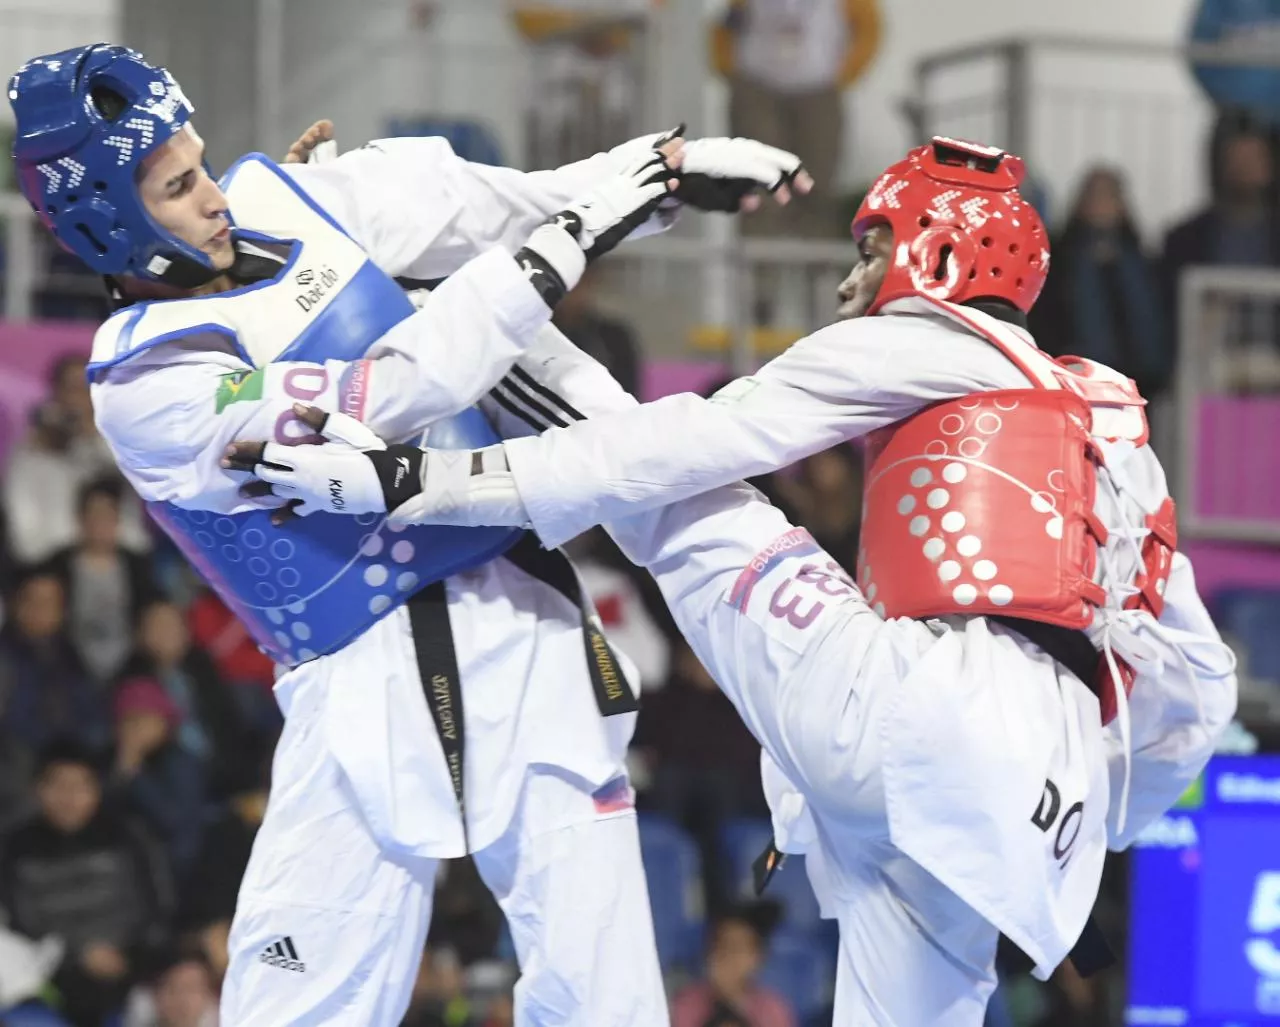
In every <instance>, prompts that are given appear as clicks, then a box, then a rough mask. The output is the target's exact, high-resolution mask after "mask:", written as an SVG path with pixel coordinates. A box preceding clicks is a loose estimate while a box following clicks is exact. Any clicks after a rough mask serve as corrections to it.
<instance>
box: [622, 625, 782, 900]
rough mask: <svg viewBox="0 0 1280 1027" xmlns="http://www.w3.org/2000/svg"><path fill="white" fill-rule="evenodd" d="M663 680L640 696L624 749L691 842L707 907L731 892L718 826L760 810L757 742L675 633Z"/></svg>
mask: <svg viewBox="0 0 1280 1027" xmlns="http://www.w3.org/2000/svg"><path fill="white" fill-rule="evenodd" d="M674 645H675V648H674V650H673V656H672V661H671V680H670V681H669V682H668V683H667V685H666V687H665V688H663V689H661V690H659V691H658V692H655V693H654V694H653V695H651V696H647V697H646V698H645V701H644V703H642V704H641V706H640V716H639V719H638V720H637V721H636V733H635V738H634V740H633V741H632V752H633V754H634V756H635V757H636V758H637V759H638V760H640V761H641V762H642V763H643V765H644V768H645V770H646V771H647V775H648V778H649V780H650V782H651V784H650V788H649V792H648V794H647V795H645V796H643V799H644V801H645V805H646V806H647V807H649V808H651V809H655V810H658V811H660V812H663V813H665V814H667V815H668V816H670V817H672V818H673V819H674V820H677V821H679V822H680V823H681V824H682V825H683V826H684V827H685V828H686V829H687V830H688V831H689V833H690V834H691V835H693V837H694V840H695V841H696V842H697V843H698V848H699V851H700V853H701V857H702V876H703V883H704V885H705V887H706V890H707V907H708V908H709V909H713V910H715V909H720V908H722V907H723V906H724V905H725V904H726V903H727V902H728V901H729V900H730V898H731V896H730V891H731V887H732V882H730V881H728V880H726V879H725V869H724V867H723V866H722V863H723V861H722V859H721V854H720V832H721V828H722V826H723V825H724V823H725V821H727V820H728V819H730V818H732V817H739V816H752V815H767V808H766V806H765V803H764V794H763V791H762V789H761V785H760V744H759V743H758V742H757V741H756V740H755V739H754V738H752V737H751V733H750V732H749V731H748V730H747V729H746V726H745V725H744V724H743V723H742V719H741V718H740V717H739V716H738V711H737V710H736V709H734V707H733V703H731V702H730V701H729V699H728V698H727V697H726V696H725V694H724V693H723V692H721V691H720V689H719V688H717V687H716V683H715V681H714V680H712V678H711V675H710V674H708V673H707V670H706V668H705V667H703V665H702V663H701V662H700V661H699V660H698V657H697V656H695V655H694V653H693V650H692V649H690V648H689V645H688V643H687V642H685V641H684V639H683V638H678V639H677V640H676V641H675V643H674Z"/></svg>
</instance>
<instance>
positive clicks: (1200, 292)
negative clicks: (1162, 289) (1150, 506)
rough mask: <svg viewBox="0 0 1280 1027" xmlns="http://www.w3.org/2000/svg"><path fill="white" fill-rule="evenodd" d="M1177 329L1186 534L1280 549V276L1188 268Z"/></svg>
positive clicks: (1178, 444)
mask: <svg viewBox="0 0 1280 1027" xmlns="http://www.w3.org/2000/svg"><path fill="white" fill-rule="evenodd" d="M1178 325H1179V337H1180V339H1181V347H1180V354H1179V365H1178V371H1177V392H1176V403H1175V410H1176V417H1175V424H1174V429H1175V431H1176V438H1174V439H1172V440H1170V442H1171V444H1172V451H1173V452H1175V453H1177V456H1178V459H1177V463H1176V470H1177V485H1178V489H1177V491H1178V503H1179V507H1178V518H1179V523H1180V525H1181V528H1182V530H1183V531H1185V532H1186V533H1187V534H1188V535H1191V536H1195V537H1198V538H1208V539H1220V540H1224V541H1238V542H1264V543H1269V544H1276V543H1280V447H1277V445H1276V442H1275V440H1276V439H1277V438H1280V271H1274V270H1267V269H1255V268H1234V267H1199V268H1192V269H1190V270H1188V271H1187V272H1185V273H1184V275H1183V277H1182V282H1181V289H1180V292H1179V311H1178Z"/></svg>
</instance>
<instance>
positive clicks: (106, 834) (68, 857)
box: [0, 740, 171, 1027]
mask: <svg viewBox="0 0 1280 1027" xmlns="http://www.w3.org/2000/svg"><path fill="white" fill-rule="evenodd" d="M37 774H38V776H37V783H36V798H37V802H38V805H39V810H38V812H37V813H36V814H34V815H33V816H32V817H31V818H30V819H29V820H27V821H25V822H23V823H21V824H19V825H18V826H16V827H15V828H14V829H13V830H12V831H11V832H9V833H8V834H7V835H6V836H5V838H4V839H3V848H2V850H0V908H3V909H4V910H5V912H6V913H7V914H8V918H9V926H10V927H11V928H12V929H13V930H15V931H18V932H20V933H21V934H24V935H26V936H27V937H29V938H43V937H46V936H48V935H55V936H57V937H59V938H61V939H62V940H63V941H64V942H65V943H66V947H67V949H66V955H65V956H64V958H63V961H62V965H61V966H60V967H59V968H58V970H57V972H56V973H55V975H54V978H53V983H54V986H55V987H56V988H57V989H58V992H59V993H60V996H61V1000H62V1007H63V1010H64V1011H65V1013H66V1015H67V1018H68V1019H69V1020H71V1021H72V1023H73V1024H75V1027H99V1025H100V1024H102V1022H103V1021H104V1019H105V1018H106V1017H107V1016H108V1015H110V1014H111V1013H112V1012H114V1011H115V1010H117V1009H118V1008H119V1007H120V1004H121V1002H122V1000H123V999H124V996H125V994H126V993H127V991H128V988H129V985H130V983H131V981H132V978H133V975H134V972H135V968H136V966H137V965H138V963H139V961H140V960H142V959H145V957H146V955H147V953H148V952H150V951H152V950H153V949H154V948H155V946H156V945H158V944H159V943H160V942H161V941H162V940H163V938H164V934H165V930H166V928H167V924H168V915H169V912H170V906H171V889H170V885H169V879H168V874H167V870H166V868H165V866H164V861H163V858H162V857H161V856H160V855H159V854H158V852H157V851H156V850H155V848H154V847H153V846H152V845H150V844H149V842H148V841H147V840H146V838H145V836H143V835H141V834H140V833H138V832H137V831H136V830H135V829H134V828H133V827H132V826H131V825H130V824H129V823H128V822H127V821H126V820H124V819H123V818H121V817H120V816H119V815H117V814H115V813H113V812H111V811H110V810H108V809H106V808H104V807H103V804H102V782H101V778H100V777H99V773H98V768H97V765H96V763H95V761H94V757H93V756H92V754H91V753H90V752H89V751H88V750H87V749H85V748H84V746H82V745H80V744H79V743H77V742H75V741H71V740H67V741H54V742H50V743H49V744H48V745H47V746H46V747H45V748H44V749H43V750H42V752H41V754H40V759H39V764H38V771H37Z"/></svg>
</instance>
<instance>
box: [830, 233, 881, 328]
mask: <svg viewBox="0 0 1280 1027" xmlns="http://www.w3.org/2000/svg"><path fill="white" fill-rule="evenodd" d="M858 252H859V253H860V254H861V258H860V259H859V260H858V263H856V264H855V265H854V266H853V270H852V271H850V272H849V277H848V278H846V279H845V280H844V281H843V282H841V283H840V308H839V309H838V310H837V311H836V316H837V317H839V318H840V319H841V320H842V321H843V320H846V319H848V318H851V317H862V315H863V314H865V313H866V312H867V309H868V308H869V307H870V306H871V304H872V303H873V302H874V301H875V298H876V293H878V292H879V291H880V286H881V285H882V284H883V283H884V276H885V274H886V273H888V271H889V260H890V258H891V257H892V256H893V229H891V228H890V227H889V226H888V225H873V226H872V227H871V228H869V229H867V231H866V232H865V233H864V234H863V235H861V236H860V237H859V238H858Z"/></svg>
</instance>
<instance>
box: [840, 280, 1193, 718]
mask: <svg viewBox="0 0 1280 1027" xmlns="http://www.w3.org/2000/svg"><path fill="white" fill-rule="evenodd" d="M909 302H912V303H920V302H923V303H927V304H928V305H929V306H930V307H931V308H933V309H934V310H935V311H940V312H942V313H945V314H946V315H947V316H949V317H951V318H953V319H956V320H960V321H962V322H963V323H965V324H966V325H967V326H968V327H970V328H971V329H972V330H973V331H975V332H976V333H977V334H979V335H981V336H982V337H983V338H985V339H987V340H988V341H989V342H991V343H993V344H994V345H996V346H998V347H999V348H1000V349H1001V350H1002V351H1003V352H1004V353H1005V354H1006V355H1007V356H1008V357H1009V358H1010V359H1011V360H1013V361H1014V363H1015V364H1017V365H1018V367H1019V368H1020V369H1021V370H1022V371H1023V372H1024V373H1025V374H1026V375H1027V377H1028V378H1029V379H1030V380H1031V382H1032V383H1034V384H1031V385H1029V386H1028V387H1027V388H1025V389H1016V390H1006V391H1000V392H986V393H975V394H973V395H970V396H967V397H965V398H963V399H956V400H948V401H945V402H942V403H937V404H934V405H933V406H930V407H927V408H926V409H924V410H922V411H920V412H919V413H917V414H915V415H913V416H912V417H909V418H907V419H906V420H904V421H900V422H898V423H897V424H894V425H890V426H889V427H887V428H883V429H881V430H880V431H877V432H874V433H872V434H871V435H870V436H869V437H868V450H867V463H868V468H867V485H866V495H865V499H864V508H863V526H862V533H861V539H862V548H861V551H860V552H859V559H858V584H859V585H860V586H861V588H862V590H863V593H864V594H865V595H866V597H867V601H868V602H869V603H871V604H872V606H873V608H874V609H875V610H876V612H877V613H879V614H880V615H881V616H883V617H912V618H928V617H940V616H947V615H952V614H962V615H983V614H986V615H1003V616H1006V617H1017V618H1023V619H1026V620H1032V621H1039V622H1042V623H1046V624H1053V625H1057V626H1058V627H1061V628H1066V629H1084V628H1087V627H1089V626H1090V625H1091V624H1093V622H1094V617H1095V612H1096V611H1097V609H1098V608H1099V607H1102V606H1103V605H1104V604H1105V603H1106V600H1107V593H1106V591H1105V590H1104V589H1103V587H1102V586H1101V585H1100V584H1098V583H1097V577H1098V575H1097V571H1098V560H1099V548H1100V547H1101V546H1104V545H1106V542H1107V537H1108V533H1107V529H1106V527H1105V526H1104V525H1103V524H1102V523H1101V522H1100V521H1099V520H1098V518H1097V516H1096V514H1095V512H1094V501H1095V497H1096V492H1097V489H1098V468H1099V467H1100V466H1101V462H1102V454H1101V450H1100V449H1099V447H1098V446H1097V445H1096V444H1095V443H1094V438H1095V437H1096V438H1108V439H1118V438H1128V439H1131V440H1132V441H1134V442H1135V443H1136V444H1138V445H1141V444H1143V443H1145V442H1146V436H1147V426H1146V418H1145V416H1144V415H1143V413H1142V407H1143V405H1144V404H1145V400H1143V399H1142V398H1141V397H1140V396H1139V395H1138V393H1137V390H1136V389H1135V388H1134V386H1133V383H1132V382H1131V381H1129V380H1128V379H1125V378H1123V377H1121V376H1119V375H1118V374H1117V373H1116V372H1114V371H1111V370H1110V369H1109V368H1105V367H1103V366H1102V365H1098V364H1093V363H1092V362H1089V361H1083V360H1080V359H1078V358H1071V357H1067V358H1062V359H1061V360H1058V361H1054V360H1052V359H1050V358H1049V357H1047V356H1045V355H1044V354H1043V353H1042V352H1041V351H1040V350H1038V349H1036V348H1035V346H1034V345H1033V344H1032V343H1031V342H1030V340H1029V338H1027V337H1026V336H1025V335H1024V334H1023V333H1021V332H1020V331H1019V330H1017V329H1015V328H1012V327H1010V326H1008V325H1004V324H1003V323H1001V322H999V321H996V320H995V319H993V318H989V317H986V316H984V315H982V314H980V313H977V312H974V311H971V310H968V309H966V308H960V307H956V306H954V305H952V304H947V303H940V302H936V301H931V300H919V301H916V300H913V301H909ZM1147 522H1148V523H1147V526H1148V527H1149V528H1150V532H1151V533H1150V534H1149V535H1148V536H1147V537H1146V539H1145V540H1144V542H1143V545H1142V555H1143V563H1144V566H1145V570H1143V571H1140V573H1139V575H1138V578H1137V580H1136V581H1135V584H1136V585H1137V586H1138V588H1139V589H1141V591H1140V592H1139V593H1138V594H1137V595H1135V596H1132V597H1130V598H1129V599H1128V600H1126V602H1125V606H1127V607H1129V608H1145V609H1147V610H1148V611H1149V612H1151V613H1152V614H1153V615H1155V616H1158V615H1159V613H1160V610H1161V609H1162V607H1163V599H1162V593H1163V591H1164V583H1165V581H1166V580H1167V579H1168V575H1169V568H1170V565H1171V563H1172V559H1173V550H1174V548H1175V547H1176V544H1177V533H1176V527H1175V519H1174V510H1173V500H1171V499H1168V500H1166V501H1165V504H1164V506H1162V507H1161V509H1160V510H1159V511H1158V513H1157V514H1156V515H1154V516H1153V517H1149V518H1147ZM1100 667H1101V668H1102V670H1101V674H1102V678H1103V679H1102V680H1099V682H1098V683H1099V684H1100V685H1101V686H1102V687H1101V689H1100V694H1101V696H1102V701H1103V718H1104V722H1106V721H1108V720H1110V718H1111V716H1112V715H1114V709H1115V696H1114V692H1113V688H1114V684H1113V683H1112V682H1111V681H1110V675H1109V674H1108V673H1106V671H1105V667H1106V663H1105V661H1101V660H1100ZM1122 677H1124V678H1125V681H1124V685H1125V688H1126V691H1127V690H1128V689H1130V688H1131V687H1132V683H1133V674H1132V671H1130V670H1129V669H1128V668H1127V667H1123V666H1122Z"/></svg>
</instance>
